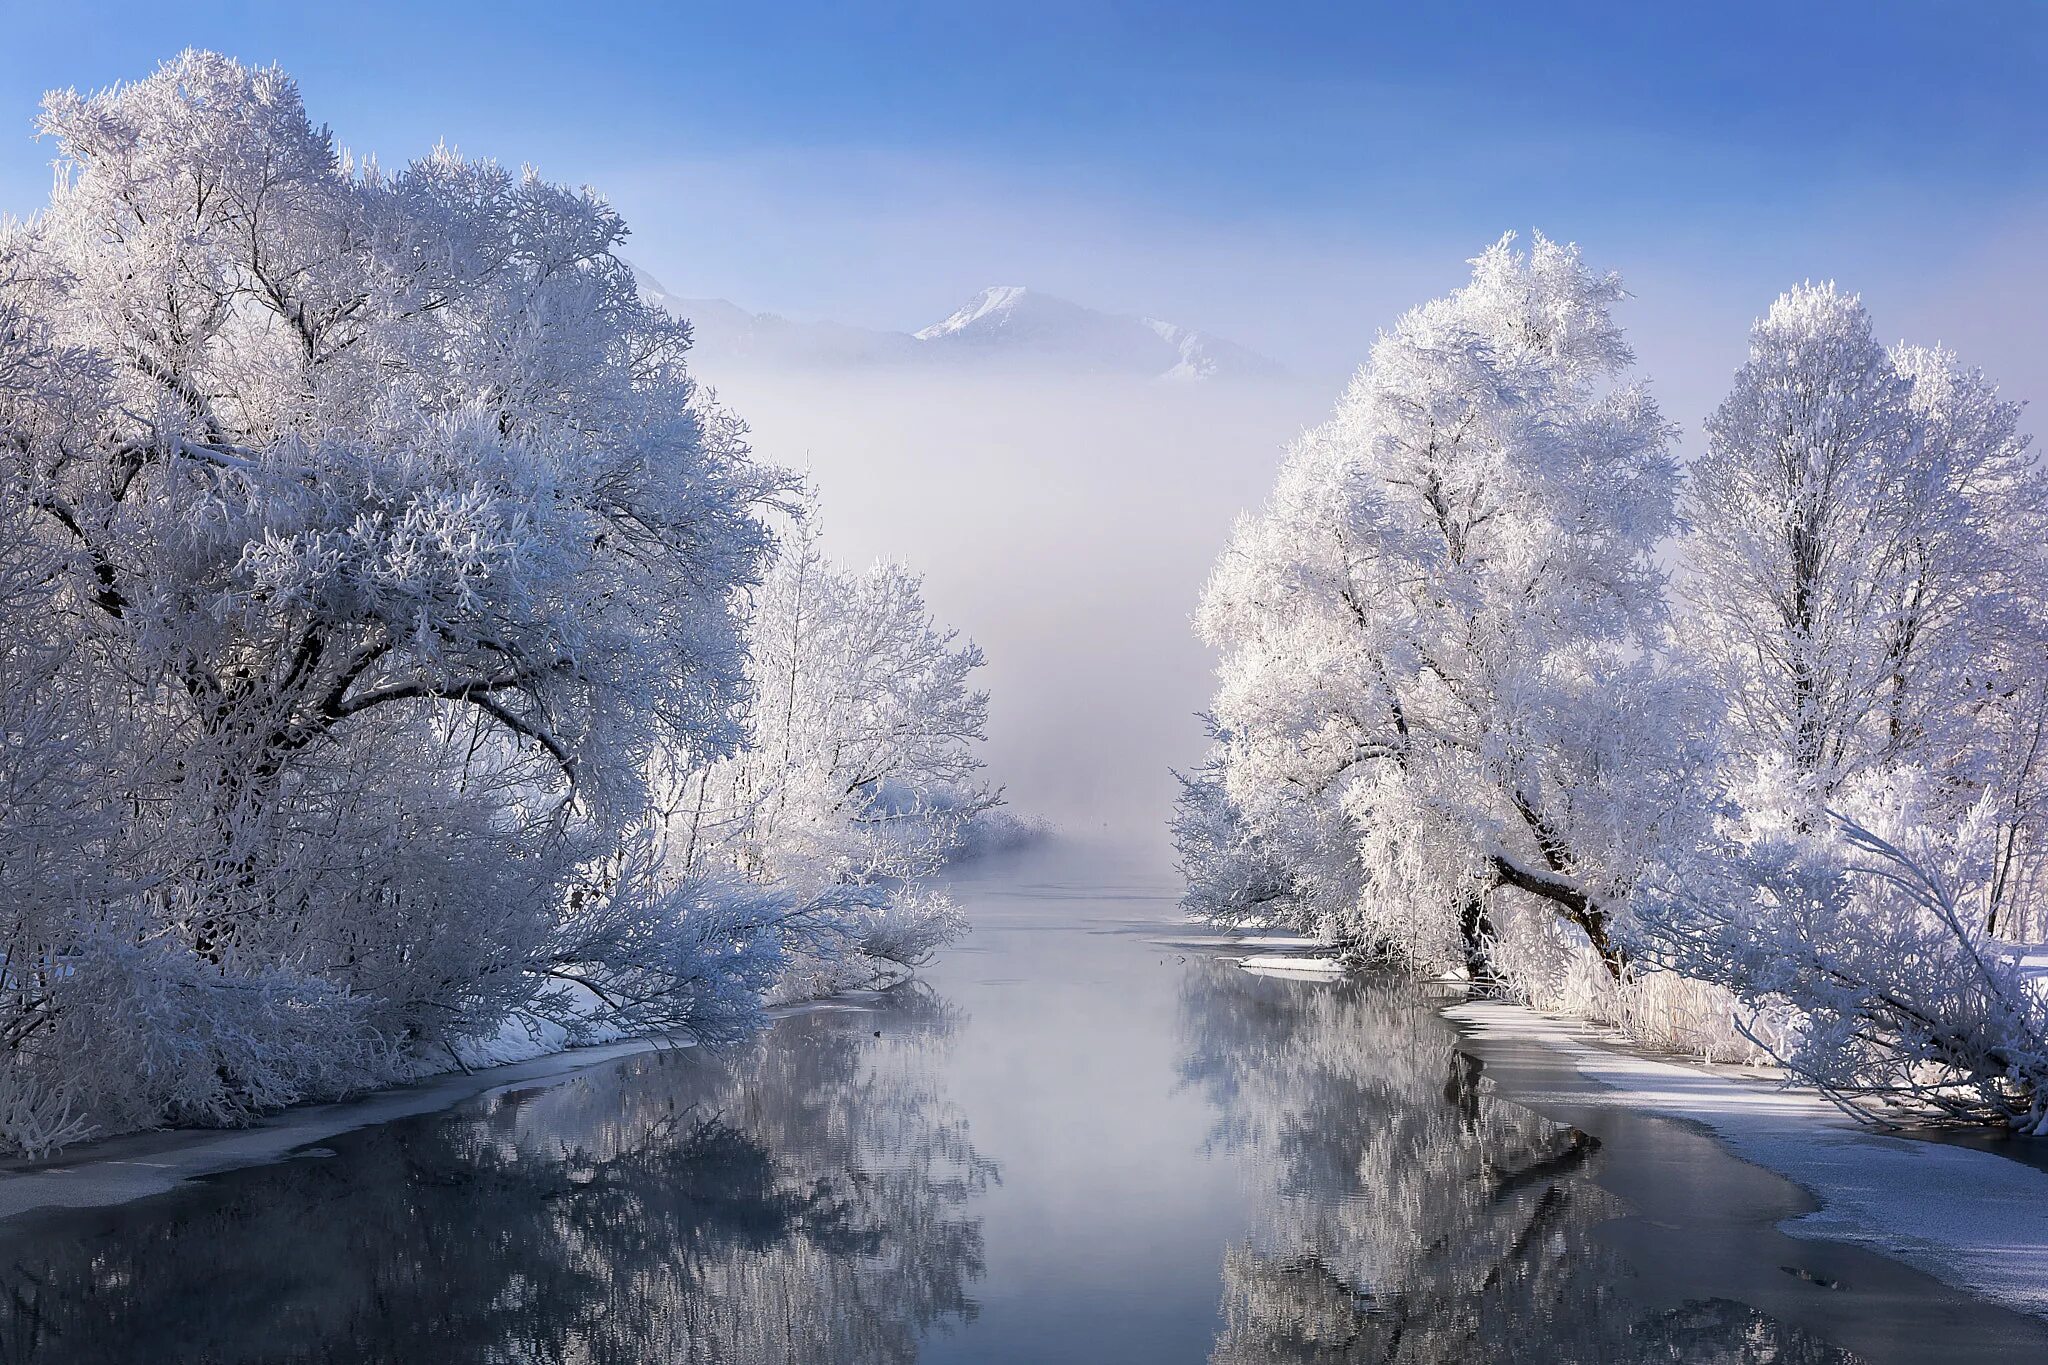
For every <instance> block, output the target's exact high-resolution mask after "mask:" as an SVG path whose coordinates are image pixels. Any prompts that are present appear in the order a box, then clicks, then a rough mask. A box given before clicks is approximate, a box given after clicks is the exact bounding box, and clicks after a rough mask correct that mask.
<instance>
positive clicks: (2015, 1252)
mask: <svg viewBox="0 0 2048 1365" xmlns="http://www.w3.org/2000/svg"><path fill="white" fill-rule="evenodd" d="M1444 1015H1445V1017H1446V1018H1448V1019H1450V1020H1452V1021H1453V1022H1455V1023H1457V1024H1458V1025H1460V1026H1461V1027H1463V1028H1465V1029H1467V1030H1469V1031H1470V1033H1471V1034H1472V1035H1473V1036H1475V1037H1476V1038H1478V1039H1481V1040H1485V1039H1499V1040H1501V1041H1506V1042H1519V1041H1534V1042H1539V1043H1542V1044H1544V1045H1545V1046H1548V1047H1550V1048H1553V1049H1555V1050H1557V1051H1558V1052H1561V1053H1563V1054H1565V1056H1566V1057H1567V1058H1568V1059H1569V1060H1570V1061H1571V1062H1572V1064H1573V1065H1574V1066H1575V1067H1576V1068H1577V1071H1578V1073H1579V1074H1580V1075H1581V1076H1584V1077H1586V1078H1587V1079H1589V1080H1591V1081H1593V1082H1597V1083H1598V1084H1597V1085H1594V1086H1588V1087H1586V1088H1585V1089H1584V1090H1578V1089H1574V1090H1573V1092H1572V1093H1571V1094H1570V1095H1569V1096H1568V1097H1567V1096H1560V1097H1559V1098H1569V1099H1570V1100H1572V1101H1574V1102H1577V1103H1581V1104H1584V1103H1593V1104H1596V1105H1613V1106H1617V1107H1625V1108H1630V1109H1635V1110H1639V1111H1642V1112H1645V1113H1651V1114H1656V1115H1660V1116H1663V1117H1667V1118H1676V1119H1682V1120H1689V1121H1691V1122H1694V1123H1698V1124H1700V1125H1703V1126H1704V1127H1706V1128H1707V1129H1709V1130H1710V1131H1711V1132H1713V1133H1714V1135H1715V1136H1716V1137H1717V1138H1719V1139H1720V1141H1721V1142H1722V1143H1723V1144H1724V1145H1725V1146H1726V1147H1727V1148H1728V1149H1729V1150H1730V1151H1732V1152H1734V1153H1735V1155H1737V1156H1738V1157H1741V1158H1742V1159H1743V1160H1745V1161H1749V1162H1752V1163H1754V1164H1756V1165H1758V1166H1762V1167H1764V1168H1765V1169H1766V1170H1770V1171H1775V1172H1777V1173H1778V1174H1779V1175H1782V1176H1784V1177H1785V1178H1786V1179H1788V1180H1790V1181H1792V1182H1793V1183H1794V1184H1796V1185H1798V1186H1800V1187H1801V1188H1802V1189H1804V1190H1805V1191H1806V1192H1807V1193H1808V1194H1810V1195H1811V1196H1812V1197H1813V1198H1814V1200H1815V1201H1816V1202H1818V1203H1819V1204H1820V1208H1819V1209H1818V1210H1816V1211H1815V1212H1812V1213H1809V1214H1806V1215H1804V1216H1802V1217H1798V1218H1793V1219H1789V1220H1787V1221H1786V1222H1785V1223H1784V1224H1783V1225H1782V1226H1783V1230H1784V1231H1786V1232H1788V1233H1790V1234H1792V1235H1794V1236H1798V1237H1814V1238H1831V1239H1835V1240H1839V1241H1846V1242H1851V1243H1855V1244H1858V1245H1862V1246H1866V1247H1870V1248H1872V1249H1874V1250H1877V1251H1881V1252H1884V1253H1885V1254H1887V1255H1890V1256H1893V1257H1896V1258H1897V1259H1899V1260H1901V1261H1904V1262H1906V1263H1907V1264H1909V1265H1912V1266H1915V1267H1917V1268H1919V1269H1921V1270H1923V1271H1926V1272H1927V1273H1928V1274H1931V1275H1933V1276H1935V1277H1936V1278H1937V1279H1940V1280H1942V1281H1944V1282H1946V1283H1948V1284H1950V1285H1953V1286H1955V1287H1956V1288H1959V1289H1963V1290H1966V1291H1968V1292H1970V1293H1974V1294H1977V1295H1980V1296H1982V1297H1983V1298H1986V1299H1990V1300H1992V1301H1994V1302H1997V1303H2001V1304H2004V1305H2006V1306H2008V1307H2011V1308H2015V1309H2018V1310H2020V1311H2023V1312H2028V1313H2033V1314H2035V1315H2037V1316H2042V1317H2048V1171H2042V1170H2039V1169H2036V1168H2035V1167H2032V1166H2028V1165H2024V1164H2022V1163H2020V1162H2017V1161H2012V1160H2009V1159H2007V1158H2005V1157H2002V1156H1998V1155H1996V1154H1993V1153H1990V1152H1985V1151H1979V1150H1974V1149H1971V1148H1966V1147H1959V1146H1952V1145H1948V1144H1945V1143H1936V1142H1926V1141H1920V1140H1916V1139H1912V1138H1903V1137H1895V1136H1890V1135H1887V1134H1885V1133H1881V1132H1877V1131H1874V1130H1872V1129H1869V1128H1866V1127H1863V1126H1860V1125H1858V1124H1856V1123H1854V1122H1852V1121H1851V1120H1850V1119H1848V1118H1847V1117H1846V1116H1845V1115H1843V1114H1842V1112H1841V1111H1840V1110H1838V1109H1836V1108H1835V1107H1834V1106H1833V1105H1832V1104H1829V1103H1828V1102H1827V1101H1826V1100H1825V1099H1823V1098H1821V1097H1820V1096H1819V1095H1816V1094H1813V1093H1811V1092H1805V1091H1799V1090H1788V1089H1781V1088H1777V1087H1774V1086H1772V1085H1770V1084H1768V1083H1766V1082H1762V1081H1758V1080H1753V1079H1749V1078H1745V1077H1742V1076H1740V1075H1737V1074H1733V1073H1732V1072H1730V1071H1729V1070H1727V1069H1724V1068H1707V1067H1700V1066H1689V1065H1681V1064H1679V1063H1675V1062H1668V1061H1660V1060H1657V1059H1655V1058H1651V1057H1645V1056H1641V1055H1639V1054H1635V1053H1631V1052H1624V1051H1620V1050H1617V1049H1616V1048H1614V1047H1612V1046H1609V1045H1608V1044H1607V1041H1606V1040H1605V1039H1604V1038H1602V1037H1601V1036H1600V1035H1599V1034H1598V1033H1597V1032H1596V1031H1595V1030H1593V1029H1591V1028H1589V1027H1587V1026H1584V1025H1581V1024H1576V1023H1571V1022H1566V1021H1563V1020H1557V1019H1552V1018H1548V1017H1546V1016H1544V1015H1541V1014H1538V1013H1536V1012H1535V1011H1533V1010H1528V1009H1524V1008H1522V1007H1520V1006H1517V1005H1506V1004H1496V1003H1490V1002H1488V1003H1476V1002H1475V1003H1466V1004H1460V1005H1455V1006H1453V1007H1451V1008H1449V1009H1447V1010H1445V1011H1444ZM1607 1087H1611V1088H1607ZM1517 1098H1525V1097H1523V1096H1521V1095H1519V1094H1518V1095H1517ZM1526 1098H1529V1099H1531V1100H1535V1101H1539V1102H1540V1100H1541V1099H1542V1097H1541V1096H1528V1097H1526Z"/></svg>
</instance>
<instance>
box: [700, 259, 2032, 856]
mask: <svg viewBox="0 0 2048 1365" xmlns="http://www.w3.org/2000/svg"><path fill="white" fill-rule="evenodd" d="M1596 261H1598V258H1597V257H1596ZM1599 263H1601V264H1605V262H1599ZM1750 273H1751V274H1753V275H1754V278H1749V277H1747V276H1745V277H1744V278H1741V279H1739V280H1729V279H1721V280H1713V279H1708V278H1704V277H1700V276H1697V275H1695V274H1693V273H1691V272H1689V271H1687V270H1685V269H1683V268H1680V267H1679V266H1677V265H1674V264H1672V263H1665V264H1664V265H1663V266H1662V267H1661V268H1652V269H1643V270H1638V271H1634V272H1631V273H1629V274H1628V275H1627V278H1628V281H1629V284H1630V287H1631V292H1632V293H1633V294H1634V295H1635V297H1633V298H1631V299H1630V300H1629V301H1628V302H1626V303H1625V304H1624V305H1623V307H1622V309H1621V312H1620V320H1621V322H1622V324H1623V326H1624V327H1625V328H1626V329H1627V330H1628V333H1629V336H1630V340H1631V341H1632V342H1633V344H1634V345H1635V348H1636V350H1637V354H1638V361H1639V363H1638V366H1637V368H1636V374H1637V376H1638V377H1641V378H1644V379H1646V380H1647V381H1648V382H1649V383H1650V385H1651V390H1652V392H1653V393H1655V394H1656V395H1657V397H1658V399H1659V401H1660V403H1661V404H1662V405H1663V408H1664V412H1665V415H1666V416H1667V417H1668V418H1669V419H1670V420H1671V421H1672V422H1673V423H1674V425H1675V426H1676V427H1677V428H1678V430H1679V453H1680V457H1681V459H1690V458H1692V457H1693V456H1694V455H1696V454H1697V453H1698V451H1699V447H1700V439H1701V437H1700V431H1701V423H1702V422H1703V420H1704V419H1705V417H1706V415H1707V413H1708V412H1709V411H1710V410H1711V409H1712V407H1713V406H1714V404H1715V403H1716V402H1718V401H1719V399H1720V397H1721V395H1722V394H1723V393H1725V392H1726V390H1727V387H1728V384H1729V382H1730V379H1731V377H1732V376H1733V373H1734V371H1735V369H1736V367H1737V366H1738V365H1740V364H1741V363H1742V360H1743V358H1744V354H1745V348H1746V343H1747V334H1748V329H1749V324H1750V322H1751V321H1752V320H1753V319H1754V318H1755V317H1757V316H1758V315H1759V314H1761V313H1762V312H1763V311H1764V310H1765V309H1766V308H1768V307H1769V305H1770V301H1771V298H1772V296H1773V295H1774V294H1775V293H1776V292H1777V290H1778V289H1780V288H1783V287H1785V286H1788V285H1790V284H1793V283H1796V282H1797V278H1798V273H1797V272H1796V271H1794V272H1790V273H1789V274H1788V272H1787V271H1786V270H1785V268H1784V263H1783V262H1776V263H1774V267H1771V268H1758V269H1756V270H1754V271H1752V272H1750ZM1770 281H1776V282H1775V283H1771V282H1770ZM1457 283H1458V281H1457V279H1455V278H1448V279H1445V280H1442V281H1436V280H1431V281H1423V280H1419V279H1416V280H1403V281H1400V282H1397V283H1396V282H1390V283H1389V285H1388V287H1389V288H1393V289H1405V290H1406V292H1407V294H1408V296H1409V297H1408V298H1407V303H1408V304H1412V303H1417V302H1420V301H1422V300H1423V299H1425V298H1428V297H1429V296H1430V295H1431V294H1432V293H1441V292H1444V290H1446V289H1448V288H1451V287H1455V285H1456V284H1457ZM1842 283H1843V284H1844V286H1845V287H1850V288H1860V289H1863V290H1864V291H1865V297H1866V299H1867V301H1868V303H1869V305H1870V308H1871V312H1872V321H1873V323H1874V325H1875V327H1876V330H1877V333H1878V335H1879V337H1880V338H1884V339H1893V338H1905V339H1907V340H1910V341H1914V342H1921V343H1927V342H1936V341H1939V342H1943V343H1946V344H1949V345H1952V346H1954V347H1955V348H1956V349H1957V350H1958V351H1959V352H1960V353H1961V355H1962V357H1963V359H1964V360H1965V361H1966V362H1968V363H1971V364H1976V365H1981V366H1982V367H1983V368H1984V369H1985V370H1986V371H1987V372H1988V374H1989V375H1990V377H1991V378H1992V379H1993V380H1994V381H1997V382H1999V383H2000V385H2001V387H2002V389H2003V391H2004V393H2005V395H2006V396H2007V397H2011V398H2016V399H2027V398H2029V397H2032V396H2035V395H2037V394H2039V393H2040V392H2042V390H2043V389H2044V387H2048V368H2044V367H2048V353H2044V352H2043V351H2042V350H2041V348H2039V347H2038V346H2036V345H2034V344H2033V339H2034V336H2035V334H2036V332H2037V330H2038V323H2037V321H2036V318H2037V316H2038V301H2039V299H2040V298H2041V296H2042V280H2041V278H2040V272H2039V270H2038V269H2037V268H2036V267H2034V266H2032V265H2031V264H2030V263H2029V262H2028V261H2027V259H2026V252H2025V249H2024V244H2023V243H2022V242H2021V241H2020V240H2018V239H2016V238H2014V237H2012V236H2011V235H2009V234H2000V233H1996V232H1993V233H1990V234H1989V236H1988V237H1987V239H1986V240H1984V241H1981V242H1979V243H1978V244H1976V246H1975V247H1974V248H1973V249H1971V250H1969V251H1966V252H1959V253H1958V254H1957V255H1956V256H1955V258H1954V259H1952V260H1950V261H1949V262H1948V263H1947V264H1946V265H1945V266H1943V267H1941V268H1938V269H1932V270H1926V271H1920V272H1916V273H1905V272H1896V271H1880V272H1875V277H1874V278H1869V279H1859V278H1856V277H1854V276H1853V275H1849V274H1845V275H1844V276H1843V277H1842ZM1403 306H1406V304H1404V305H1403ZM1399 312H1400V308H1398V307H1389V308H1388V309H1387V310H1386V315H1385V316H1384V317H1373V318H1365V317H1360V318H1359V319H1358V320H1357V325H1356V335H1355V339H1354V340H1353V341H1352V342H1351V343H1350V344H1349V345H1348V347H1345V348H1342V349H1347V350H1348V351H1349V352H1350V361H1349V364H1356V363H1357V362H1359V361H1362V360H1364V358H1365V355H1366V353H1367V351H1368V350H1369V349H1370V347H1371V343H1372V338H1373V335H1374V333H1375V331H1376V329H1377V328H1378V327H1381V326H1391V325H1392V324H1393V322H1394V321H1395V320H1396V318H1397V317H1398V315H1399ZM1331 349H1332V351H1333V353H1334V351H1335V350H1336V349H1339V348H1337V347H1335V346H1334V345H1333V347H1332V348H1331ZM699 368H700V372H701V374H702V375H703V377H704V378H705V379H706V381H707V382H709V383H711V384H712V385H713V386H714V387H716V388H717V390H718V391H719V393H720V395H721V397H722V398H723V399H724V400H725V401H726V402H727V403H728V404H730V405H731V406H732V407H733V408H734V409H735V410H736V411H738V412H739V414H740V415H741V416H742V417H744V418H745V419H746V420H747V421H748V422H749V423H750V424H751V425H752V427H753V430H754V438H755V445H756V448H757V451H758V452H759V454H760V455H761V457H762V458H764V459H766V460H770V461H773V462H776V463H780V464H783V465H787V466H790V467H793V468H797V469H806V470H808V471H809V472H810V473H811V474H812V476H813V478H814V480H815V482H816V484H817V486H818V488H819V491H820V493H821V501H822V508H823V515H824V521H825V539H826V543H827V546H828V548H829V549H830V550H831V551H832V553H834V554H835V555H836V556H838V557H839V558H841V559H844V560H847V561H850V562H853V563H857V564H858V563H866V562H869V561H871V560H874V559H876V558H893V559H898V560H901V561H903V562H905V563H907V564H909V565H910V566H912V567H913V568H916V569H919V570H921V571H922V572H924V574H925V575H926V583H927V588H928V596H929V599H930V602H931V605H932V607H933V609H934V610H935V612H936V613H937V614H938V615H939V616H940V618H941V619H943V620H945V621H948V622H950V623H951V624H953V625H955V626H957V627H958V628H959V629H960V630H961V632H962V633H963V634H964V635H967V636H969V637H971V638H973V639H974V640H975V641H976V642H977V643H979V644H980V645H981V646H982V647H983V649H985V650H986V651H987V654H988V667H987V668H986V669H985V670H984V674H983V685H984V686H985V687H987V688H988V690H989V691H990V693H991V703H990V723H989V743H988V746H987V756H988V759H989V763H990V768H991V771H992V774H993V775H994V777H995V779H996V780H997V781H999V782H1002V783H1004V784H1006V785H1007V787H1008V789H1009V795H1010V798H1011V802H1012V805H1013V807H1014V808H1015V809H1016V811H1017V812H1018V813H1019V814H1021V815H1025V816H1039V817H1043V818H1045V819H1047V820H1050V821H1051V822H1053V823H1054V824H1055V825H1057V826H1059V827H1061V828H1063V829H1066V830H1068V831H1071V832H1074V833H1085V832H1091V831H1093V832H1106V833H1110V834H1114V835H1116V836H1118V837H1121V838H1135V839H1139V840H1142V841H1147V842H1152V843H1155V844H1156V843H1158V842H1160V841H1163V840H1164V838H1165V829H1164V821H1165V818H1166V816H1167V814H1168V812H1169V808H1170V807H1171V804H1172V801H1173V796H1174V791H1175V786H1174V782H1173V779H1172V776H1171V772H1170V769H1172V768H1174V767H1185V766H1186V765H1188V764H1190V763H1192V762H1194V761H1195V759H1196V758H1197V757H1198V756H1199V755H1200V753H1201V750H1202V732H1201V725H1200V722H1199V720H1198V719H1197V718H1196V713H1197V712H1198V711H1200V710H1201V709H1202V708H1203V706H1204V705H1205V704H1206V701H1207V698H1208V695H1209V690H1210V681H1211V668H1212V660H1211V659H1210V657H1209V655H1208V652H1207V651H1206V650H1205V649H1204V648H1203V647H1202V645H1201V644H1200V642H1199V641H1197V640H1196V639H1195V637H1194V633H1193V630H1192V627H1191V624H1190V617H1191V615H1192V613H1193V611H1194V608H1195V605H1196V602H1197V599H1198V598H1199V596H1200V593H1201V587H1202V583H1203V581H1204V579H1205V578H1206V577H1207V575H1208V572H1209V569H1210V567H1211V565H1212V564H1213V563H1214V562H1215V558H1216V555H1217V553H1218V552H1219V551H1220V550H1221V549H1222V547H1223V543H1224V540H1225V537H1226V536H1227V535H1228V534H1229V531H1230V526H1231V523H1232V521H1233V520H1234V518H1236V517H1237V516H1238V515H1239V514H1240V513H1242V512H1244V511H1247V510H1250V509H1253V508H1256V507H1257V506H1259V505H1260V503H1261V502H1262V501H1263V500H1264V498H1265V496H1266V493H1267V490H1268V489H1269V488H1270V486H1271V484H1272V480H1273V476H1274V473H1275V471H1276V470H1277V469H1278V466H1279V463H1280V460H1281V458H1282V457H1283V456H1284V454H1285V452H1286V448H1287V445H1288V442H1289V441H1290V440H1291V439H1292V438H1293V437H1294V436H1295V435H1296V434H1297V433H1299V432H1300V431H1301V430H1302V429H1303V428H1304V427H1306V426H1308V425H1311V424H1312V423H1314V422H1317V421H1320V420H1321V419H1322V418H1323V417H1324V416H1325V415H1327V414H1328V412H1329V411H1330V408H1331V406H1332V405H1333V403H1334V402H1335V400H1336V397H1337V395H1338V393H1339V391H1340V389H1341V388H1342V386H1343V383H1344V379H1345V372H1344V370H1342V369H1336V368H1332V369H1328V370H1325V371H1324V372H1322V373H1318V374H1316V375H1314V376H1313V377H1299V378H1293V379H1285V380H1274V381H1262V382H1256V383H1253V382H1244V381H1240V382H1235V383H1227V384H1222V383H1219V384H1214V385H1177V384H1172V383H1165V382H1159V381H1144V380H1134V379H1128V378H1097V377H1077V376H1074V375H1061V374H1020V373H1003V372H997V371H993V370H983V369H966V368H952V367H943V366H934V367H930V368H891V367H874V368H864V369H858V370H853V369H848V370H838V371H834V370H822V369H810V370H801V371H797V370H787V371H782V372H767V371H763V370H759V369H749V368H742V367H739V362H735V361H730V360H723V361H722V360H721V359H720V358H719V357H714V356H707V357H704V358H703V362H702V364H701V365H700V367H699ZM2040 414H2041V409H2040V408H2038V407H2035V408H2032V409H2030V410H2029V412H2028V413H2027V417H2026V421H2025V426H2026V427H2027V428H2028V429H2030V430H2032V431H2033V432H2034V433H2035V434H2036V439H2037V440H2038V439H2039V433H2040V423H2041V416H2040Z"/></svg>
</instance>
